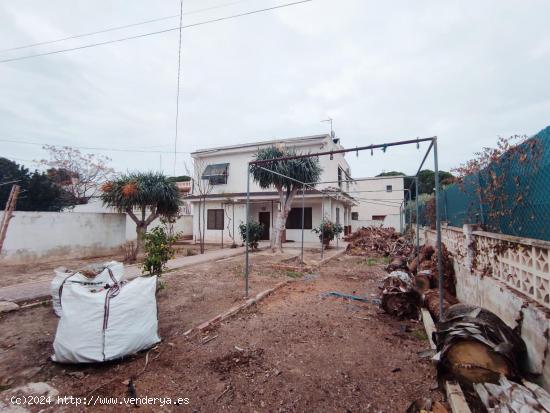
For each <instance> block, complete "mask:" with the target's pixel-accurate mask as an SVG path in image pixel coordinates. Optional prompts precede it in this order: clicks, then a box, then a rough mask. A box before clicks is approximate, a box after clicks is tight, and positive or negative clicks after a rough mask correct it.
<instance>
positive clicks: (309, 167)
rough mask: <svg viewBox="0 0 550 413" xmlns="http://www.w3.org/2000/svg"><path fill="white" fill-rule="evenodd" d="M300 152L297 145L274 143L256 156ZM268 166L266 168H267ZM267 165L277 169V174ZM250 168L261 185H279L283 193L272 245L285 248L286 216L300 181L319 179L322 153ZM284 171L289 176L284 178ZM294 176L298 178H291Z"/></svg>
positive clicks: (277, 249)
mask: <svg viewBox="0 0 550 413" xmlns="http://www.w3.org/2000/svg"><path fill="white" fill-rule="evenodd" d="M293 155H296V152H295V151H294V150H293V149H288V148H281V147H276V146H271V147H268V148H260V149H258V152H257V153H256V157H255V159H256V160H267V159H275V158H281V157H285V156H293ZM263 168H265V169H263ZM266 169H268V170H271V171H274V172H277V173H278V174H280V175H276V174H274V173H271V172H269V171H266ZM250 170H251V172H252V177H253V179H254V181H256V182H257V183H258V184H259V185H260V187H261V188H263V189H267V188H270V187H275V188H276V189H277V193H278V194H279V202H280V204H281V208H280V210H279V212H278V214H277V219H276V220H275V224H274V226H273V232H274V234H273V238H272V239H271V248H272V250H273V252H276V251H282V249H283V232H284V230H285V225H286V220H287V218H288V214H289V212H290V209H291V207H292V200H293V199H294V197H295V196H296V194H297V193H298V190H299V189H300V188H302V184H301V183H300V182H308V183H311V182H318V181H319V178H320V177H321V172H322V171H323V170H322V168H321V166H320V165H319V158H318V157H309V158H298V159H289V160H286V161H273V162H267V163H264V164H260V165H255V164H253V165H251V167H250ZM281 175H284V176H286V177H288V178H284V177H282V176H281ZM289 178H293V179H295V181H294V180H292V179H289Z"/></svg>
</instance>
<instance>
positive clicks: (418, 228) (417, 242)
mask: <svg viewBox="0 0 550 413" xmlns="http://www.w3.org/2000/svg"><path fill="white" fill-rule="evenodd" d="M414 186H415V192H416V195H415V202H416V257H417V258H416V265H417V272H418V265H419V264H420V263H419V262H418V254H419V252H420V217H419V216H418V214H419V208H418V176H417V177H416V183H415V185H414Z"/></svg>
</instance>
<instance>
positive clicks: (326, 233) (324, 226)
mask: <svg viewBox="0 0 550 413" xmlns="http://www.w3.org/2000/svg"><path fill="white" fill-rule="evenodd" d="M343 230H344V229H343V227H342V225H340V224H338V223H334V222H332V221H331V220H329V219H326V218H325V219H324V220H323V222H322V223H321V224H320V225H319V226H318V227H317V228H313V229H312V231H313V232H315V233H316V234H319V240H320V241H321V242H322V243H323V244H324V245H325V247H328V246H329V244H330V241H332V240H333V239H334V238H336V237H337V236H338V235H339V234H340V233H342V231H343Z"/></svg>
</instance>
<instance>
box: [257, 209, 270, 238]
mask: <svg viewBox="0 0 550 413" xmlns="http://www.w3.org/2000/svg"><path fill="white" fill-rule="evenodd" d="M259 221H260V224H263V226H264V227H263V231H262V238H260V239H261V240H269V228H270V227H271V217H270V214H269V212H260V216H259Z"/></svg>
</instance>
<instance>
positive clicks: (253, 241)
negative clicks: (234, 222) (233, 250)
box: [239, 221, 264, 250]
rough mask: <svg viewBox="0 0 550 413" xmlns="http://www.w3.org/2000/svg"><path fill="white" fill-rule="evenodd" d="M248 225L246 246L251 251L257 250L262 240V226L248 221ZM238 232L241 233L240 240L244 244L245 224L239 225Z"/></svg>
mask: <svg viewBox="0 0 550 413" xmlns="http://www.w3.org/2000/svg"><path fill="white" fill-rule="evenodd" d="M248 225H249V228H250V229H249V233H248V246H249V247H250V248H251V249H252V250H255V249H258V242H259V241H260V239H261V238H262V232H263V230H264V226H263V224H260V223H258V222H255V221H250V222H249V223H248ZM239 232H240V233H241V238H242V240H243V243H245V242H246V224H240V225H239Z"/></svg>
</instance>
